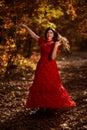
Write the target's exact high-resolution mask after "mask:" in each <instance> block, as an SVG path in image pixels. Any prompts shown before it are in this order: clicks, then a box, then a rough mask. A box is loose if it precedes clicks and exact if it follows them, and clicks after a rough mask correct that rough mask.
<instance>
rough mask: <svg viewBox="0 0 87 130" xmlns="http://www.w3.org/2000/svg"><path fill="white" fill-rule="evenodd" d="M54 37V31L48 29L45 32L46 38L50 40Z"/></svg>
mask: <svg viewBox="0 0 87 130" xmlns="http://www.w3.org/2000/svg"><path fill="white" fill-rule="evenodd" d="M53 37H54V32H53V31H52V30H48V32H47V40H48V41H50V40H52V39H53Z"/></svg>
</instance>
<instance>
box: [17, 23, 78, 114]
mask: <svg viewBox="0 0 87 130" xmlns="http://www.w3.org/2000/svg"><path fill="white" fill-rule="evenodd" d="M20 27H24V28H26V30H27V31H28V32H29V34H30V36H31V37H32V38H33V39H35V40H36V41H38V42H39V45H40V49H41V58H40V60H39V62H38V64H37V68H36V71H35V77H34V81H33V84H32V86H31V87H30V90H29V91H30V92H29V95H28V98H27V102H26V106H27V107H28V108H38V107H39V108H40V109H39V110H38V111H37V112H36V113H40V112H41V111H42V110H44V109H45V110H46V111H48V110H49V109H53V108H55V109H56V108H69V107H73V106H76V104H75V102H74V101H73V100H72V99H71V97H70V96H69V94H68V93H67V91H66V89H65V88H64V87H63V85H62V81H61V79H60V76H59V73H58V67H57V64H56V61H55V58H56V56H57V53H58V50H59V49H61V48H62V47H63V48H64V49H66V50H69V45H68V42H67V40H66V39H65V38H64V37H62V36H60V35H59V34H58V33H57V32H56V30H54V29H52V28H47V30H46V32H45V39H42V38H41V37H39V36H38V35H36V34H35V33H34V32H33V31H32V30H31V29H30V28H29V27H28V26H26V25H25V24H20ZM46 111H45V112H46Z"/></svg>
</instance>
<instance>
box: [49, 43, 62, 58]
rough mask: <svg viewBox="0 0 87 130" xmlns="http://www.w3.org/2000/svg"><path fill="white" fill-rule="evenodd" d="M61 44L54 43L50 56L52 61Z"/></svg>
mask: <svg viewBox="0 0 87 130" xmlns="http://www.w3.org/2000/svg"><path fill="white" fill-rule="evenodd" d="M61 44H62V43H61V42H59V41H57V42H55V45H54V48H53V51H52V55H51V58H52V60H54V59H55V58H56V56H57V48H58V46H60V45H61Z"/></svg>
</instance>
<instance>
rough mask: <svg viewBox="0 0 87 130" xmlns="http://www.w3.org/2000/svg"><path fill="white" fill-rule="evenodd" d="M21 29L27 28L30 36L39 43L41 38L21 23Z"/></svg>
mask: <svg viewBox="0 0 87 130" xmlns="http://www.w3.org/2000/svg"><path fill="white" fill-rule="evenodd" d="M19 27H21V28H22V27H23V28H25V29H26V30H27V31H28V33H29V34H30V36H31V37H32V38H33V39H35V40H36V41H38V38H39V36H38V35H37V34H36V33H34V32H33V31H32V30H31V29H30V28H29V27H28V26H27V25H25V24H22V23H21V24H19Z"/></svg>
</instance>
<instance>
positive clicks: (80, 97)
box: [0, 52, 87, 130]
mask: <svg viewBox="0 0 87 130" xmlns="http://www.w3.org/2000/svg"><path fill="white" fill-rule="evenodd" d="M36 63H37V61H36ZM57 64H58V68H59V72H60V75H61V78H62V81H63V84H64V86H65V87H66V89H67V90H68V92H69V94H70V95H71V97H72V98H73V100H74V101H75V102H76V103H77V106H76V107H74V108H72V109H70V110H68V111H65V112H62V113H61V114H60V115H59V116H53V117H50V118H47V117H46V118H42V119H37V118H35V119H34V118H32V119H31V118H29V116H28V115H29V112H30V111H29V110H28V109H26V108H25V102H26V97H27V94H28V89H29V86H30V85H31V84H32V80H33V77H34V70H31V71H28V73H27V74H26V76H25V77H23V76H22V77H21V76H20V75H15V76H13V77H10V76H8V78H6V79H0V130H87V53H86V52H74V53H73V54H71V55H69V56H62V57H61V56H60V57H59V58H57Z"/></svg>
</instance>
